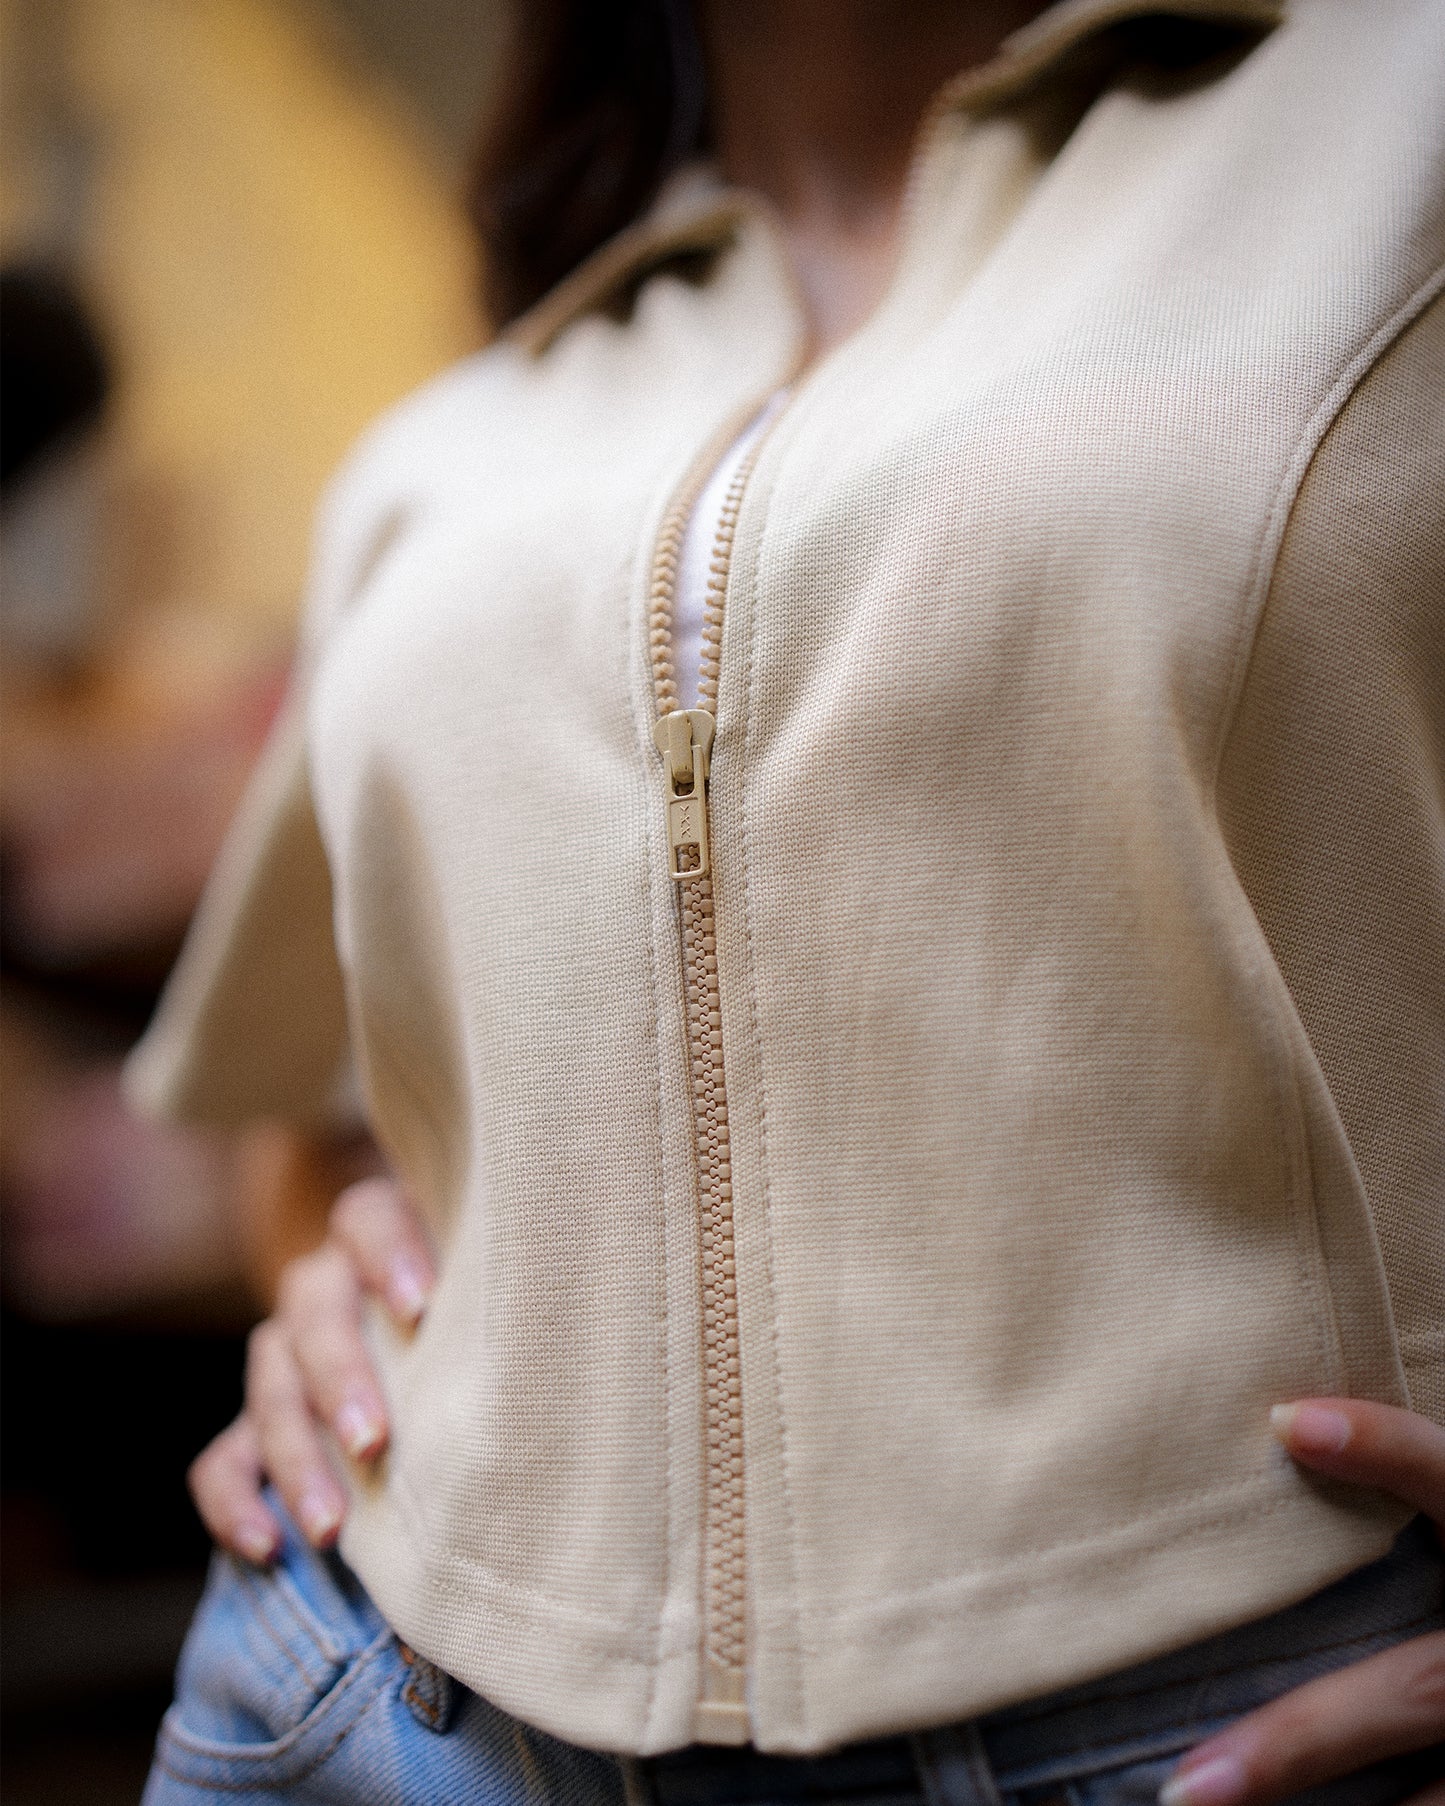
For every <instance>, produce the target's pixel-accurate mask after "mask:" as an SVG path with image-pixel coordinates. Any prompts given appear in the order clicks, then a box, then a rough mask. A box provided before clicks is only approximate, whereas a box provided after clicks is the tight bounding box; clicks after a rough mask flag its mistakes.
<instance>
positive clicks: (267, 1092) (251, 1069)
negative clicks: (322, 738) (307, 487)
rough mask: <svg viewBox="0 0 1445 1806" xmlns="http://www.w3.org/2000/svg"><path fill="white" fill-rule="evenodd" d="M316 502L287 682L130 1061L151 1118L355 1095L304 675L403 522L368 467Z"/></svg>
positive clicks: (327, 1106) (322, 1119) (129, 1073)
mask: <svg viewBox="0 0 1445 1806" xmlns="http://www.w3.org/2000/svg"><path fill="white" fill-rule="evenodd" d="M357 462H358V461H357V460H353V467H352V468H351V469H349V470H348V469H344V470H343V472H342V475H341V476H340V477H338V478H337V479H335V481H334V482H333V484H332V486H331V489H330V490H329V492H328V495H327V497H326V500H325V502H324V503H323V506H322V508H321V511H320V516H319V521H318V530H317V536H316V549H315V554H314V560H313V567H312V573H311V582H310V586H309V593H308V600H307V605H306V609H305V611H304V615H303V621H302V630H301V652H300V655H299V657H298V660H297V671H296V676H295V678H294V679H293V682H292V687H291V692H290V694H289V696H288V699H287V701H286V703H285V705H284V706H283V708H282V710H281V713H280V715H279V717H278V719H277V721H276V724H275V726H274V728H273V729H272V732H271V736H270V738H269V740H268V741H267V744H266V746H265V748H264V750H263V752H262V754H261V758H260V760H259V762H258V764H257V767H256V770H255V772H254V773H253V775H252V778H251V782H250V784H249V786H248V787H247V790H246V793H245V795H244V797H243V799H242V802H241V806H240V809H239V810H238V812H237V815H236V818H235V820H234V822H233V823H232V825H231V828H230V831H229V833H228V834H227V837H226V840H225V843H224V845H223V847H222V849H221V853H220V856H219V858H218V860H217V862H216V866H215V869H214V871H213V872H212V874H211V877H210V880H209V881H208V883H207V886H206V890H205V893H204V895H203V896H202V899H201V902H200V906H199V908H198V909H197V912H196V915H195V918H194V920H193V922H192V924H191V928H190V932H189V933H188V935H187V937H186V941H185V945H184V946H183V948H182V949H181V955H180V958H179V960H178V961H177V963H176V966H175V969H174V971H173V972H172V974H171V977H170V980H169V982H168V984H167V986H166V989H165V991H164V993H163V994H162V997H161V1000H160V1004H159V1006H158V1007H157V1010H156V1013H155V1016H154V1018H153V1019H152V1021H151V1024H150V1026H149V1028H148V1029H147V1030H146V1033H145V1034H144V1036H143V1037H142V1038H141V1040H140V1042H139V1044H138V1045H137V1046H136V1048H135V1049H134V1050H133V1052H132V1053H131V1056H130V1058H129V1060H128V1061H127V1063H126V1068H125V1074H124V1082H125V1089H126V1094H127V1096H128V1098H129V1100H130V1102H131V1104H132V1105H133V1106H134V1107H135V1108H136V1109H137V1110H139V1111H140V1112H141V1113H143V1114H145V1115H147V1116H156V1117H162V1118H166V1119H168V1120H171V1121H176V1122H188V1123H197V1124H211V1125H215V1126H218V1127H221V1126H227V1127H234V1126H237V1125H240V1124H242V1123H245V1122H249V1121H254V1120H256V1119H258V1118H262V1117H270V1118H279V1119H281V1120H284V1121H288V1122H292V1123H296V1124H314V1125H318V1126H319V1125H322V1124H326V1123H330V1122H335V1121H337V1120H339V1119H340V1118H341V1117H342V1116H343V1115H344V1114H345V1113H346V1108H345V1105H344V1100H345V1099H346V1097H347V1095H348V1086H347V1080H348V1076H349V1064H348V1060H347V1028H346V999H345V987H344V984H343V980H342V973H341V966H340V963H339V960H338V958H337V953H336V944H335V938H334V933H333V913H332V892H331V875H330V870H329V867H328V864H327V858H326V852H325V848H324V846H323V844H322V839H321V833H320V830H319V828H318V826H317V819H316V812H315V809H314V807H313V805H312V797H311V785H310V779H309V772H308V761H307V752H306V695H307V691H308V689H309V673H310V671H311V669H312V668H313V666H314V664H315V660H316V657H317V655H318V652H319V649H320V647H321V645H322V643H323V642H324V640H325V638H326V637H327V634H328V632H329V630H330V628H331V626H332V625H333V624H334V622H335V621H336V619H337V618H338V616H339V615H340V614H341V613H342V612H343V611H344V609H345V607H346V606H347V604H348V603H349V601H350V600H351V599H352V598H353V597H354V595H355V594H356V591H357V589H358V588H359V587H360V585H361V583H362V582H363V581H364V579H365V576H366V574H367V573H368V572H369V570H371V569H372V568H374V566H375V564H376V561H377V559H378V557H379V556H380V554H381V552H382V550H384V549H385V546H386V544H387V543H389V541H390V539H391V538H392V537H393V536H394V535H395V532H396V530H397V527H398V523H399V518H400V515H399V511H398V510H397V509H396V508H395V507H390V508H389V507H387V506H385V505H380V506H379V505H378V503H379V501H380V498H379V497H378V496H377V494H376V492H375V491H376V485H375V483H374V482H371V481H368V480H366V479H367V476H368V473H367V471H366V469H365V467H364V465H363V468H362V469H360V470H358V469H356V468H355V464H356V463H357Z"/></svg>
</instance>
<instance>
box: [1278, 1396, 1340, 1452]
mask: <svg viewBox="0 0 1445 1806" xmlns="http://www.w3.org/2000/svg"><path fill="white" fill-rule="evenodd" d="M1269 1421H1270V1425H1271V1427H1272V1428H1273V1430H1274V1433H1275V1435H1276V1436H1278V1437H1279V1438H1280V1439H1281V1440H1282V1441H1284V1442H1287V1443H1290V1444H1292V1445H1293V1447H1295V1448H1297V1449H1301V1450H1303V1451H1304V1452H1305V1453H1307V1454H1311V1455H1338V1454H1339V1453H1340V1452H1341V1451H1342V1450H1343V1449H1345V1448H1346V1447H1348V1445H1349V1440H1350V1436H1351V1434H1352V1428H1353V1426H1352V1425H1351V1423H1350V1420H1349V1418H1348V1417H1346V1416H1345V1415H1344V1413H1343V1412H1342V1411H1332V1410H1330V1408H1329V1406H1328V1405H1276V1406H1275V1408H1274V1409H1273V1410H1272V1411H1271V1412H1270V1414H1269Z"/></svg>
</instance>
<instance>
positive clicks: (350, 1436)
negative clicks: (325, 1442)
mask: <svg viewBox="0 0 1445 1806" xmlns="http://www.w3.org/2000/svg"><path fill="white" fill-rule="evenodd" d="M334 1427H335V1430H336V1440H337V1441H338V1442H339V1443H340V1444H341V1446H342V1448H344V1449H345V1450H346V1452H347V1454H348V1455H350V1456H351V1458H352V1460H353V1461H361V1460H363V1459H364V1458H365V1457H366V1456H367V1455H374V1454H375V1453H376V1451H377V1450H378V1449H379V1448H380V1447H381V1442H382V1435H383V1431H382V1427H381V1424H380V1422H379V1421H378V1419H377V1416H376V1413H375V1412H374V1411H373V1410H372V1409H371V1408H370V1406H369V1405H364V1404H362V1402H361V1401H360V1400H359V1399H355V1398H349V1399H348V1400H347V1401H346V1403H345V1404H344V1405H343V1406H342V1407H341V1409H340V1410H339V1411H338V1412H337V1413H336V1422H335V1426H334Z"/></svg>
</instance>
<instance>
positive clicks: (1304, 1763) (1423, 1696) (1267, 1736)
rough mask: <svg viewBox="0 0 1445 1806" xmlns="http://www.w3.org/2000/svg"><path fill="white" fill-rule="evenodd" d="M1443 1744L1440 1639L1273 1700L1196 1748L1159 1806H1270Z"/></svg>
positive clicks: (1444, 1659)
mask: <svg viewBox="0 0 1445 1806" xmlns="http://www.w3.org/2000/svg"><path fill="white" fill-rule="evenodd" d="M1441 1738H1445V1631H1437V1632H1432V1633H1431V1634H1430V1635H1429V1636H1425V1637H1416V1638H1415V1639H1413V1640H1412V1641H1411V1642H1408V1643H1400V1644H1397V1645H1396V1646H1395V1648H1393V1649H1386V1650H1383V1651H1382V1652H1381V1653H1380V1654H1379V1655H1374V1656H1369V1657H1367V1658H1366V1659H1365V1660H1364V1661H1362V1662H1354V1663H1352V1664H1351V1665H1350V1666H1349V1667H1347V1668H1341V1669H1338V1670H1337V1671H1336V1672H1335V1673H1334V1674H1327V1675H1324V1676H1322V1677H1321V1678H1320V1679H1319V1680H1315V1681H1309V1682H1307V1683H1306V1684H1305V1685H1304V1686H1303V1687H1296V1688H1295V1689H1294V1691H1293V1692H1291V1693H1286V1694H1284V1695H1282V1697H1281V1698H1279V1699H1276V1700H1273V1701H1271V1703H1270V1704H1269V1705H1267V1706H1263V1707H1261V1708H1260V1710H1259V1711H1257V1712H1251V1713H1250V1714H1249V1715H1248V1717H1246V1718H1241V1719H1240V1720H1239V1721H1238V1722H1237V1723H1236V1724H1232V1725H1231V1726H1230V1727H1229V1729H1228V1730H1227V1731H1222V1732H1221V1733H1220V1734H1219V1736H1217V1737H1211V1738H1210V1739H1209V1740H1208V1742H1206V1743H1201V1744H1200V1745H1199V1746H1198V1748H1197V1749H1193V1750H1191V1751H1190V1752H1189V1754H1188V1755H1187V1756H1186V1757H1185V1758H1184V1761H1183V1762H1182V1763H1181V1764H1180V1766H1179V1767H1178V1768H1177V1769H1176V1770H1175V1772H1174V1774H1173V1775H1172V1776H1171V1777H1170V1779H1169V1780H1168V1781H1167V1782H1166V1783H1165V1785H1164V1787H1163V1789H1162V1791H1161V1792H1160V1795H1159V1798H1160V1802H1161V1806H1267V1803H1268V1802H1270V1801H1273V1800H1280V1799H1283V1798H1284V1797H1285V1796H1286V1795H1287V1794H1292V1793H1295V1792H1297V1791H1299V1790H1300V1789H1302V1788H1306V1787H1314V1786H1317V1785H1318V1784H1319V1783H1321V1782H1323V1781H1331V1780H1335V1779H1336V1778H1338V1777H1339V1776H1342V1775H1350V1774H1353V1773H1355V1771H1356V1770H1357V1769H1361V1768H1366V1767H1368V1766H1369V1765H1370V1764H1371V1763H1372V1762H1384V1761H1386V1760H1387V1759H1388V1758H1389V1757H1391V1756H1400V1755H1404V1754H1406V1753H1407V1752H1410V1751H1416V1750H1426V1749H1429V1748H1431V1747H1432V1746H1433V1745H1434V1744H1436V1743H1438V1742H1439V1741H1440V1740H1441Z"/></svg>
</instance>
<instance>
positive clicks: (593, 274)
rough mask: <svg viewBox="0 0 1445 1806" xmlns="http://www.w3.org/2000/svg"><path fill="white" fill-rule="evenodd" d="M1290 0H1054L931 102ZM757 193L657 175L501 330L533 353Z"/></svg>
mask: <svg viewBox="0 0 1445 1806" xmlns="http://www.w3.org/2000/svg"><path fill="white" fill-rule="evenodd" d="M1287 4H1288V0H1055V3H1054V5H1052V6H1050V7H1048V8H1046V9H1045V10H1044V11H1043V12H1041V13H1040V14H1039V15H1038V17H1037V18H1035V19H1031V20H1030V21H1029V23H1028V24H1027V25H1025V26H1023V27H1022V28H1021V29H1020V30H1018V31H1015V32H1012V33H1010V35H1009V36H1008V37H1007V38H1005V39H1004V41H1003V43H1002V44H1001V45H1000V46H999V48H998V51H997V52H996V54H995V55H994V56H992V57H990V58H989V60H988V61H987V62H986V63H981V64H979V65H977V66H976V67H974V68H972V69H967V70H965V71H964V72H963V73H962V74H961V75H958V76H955V77H954V78H953V79H952V80H951V81H949V82H946V83H945V84H944V86H943V87H942V88H941V89H940V90H939V92H938V93H937V94H936V95H935V97H934V100H933V102H932V105H931V107H930V108H929V112H930V114H931V115H937V114H939V113H943V112H951V111H955V110H962V111H967V112H989V111H992V110H994V109H995V108H998V107H1001V106H1006V105H1007V104H1008V103H1009V102H1010V101H1012V100H1014V99H1016V98H1021V97H1022V96H1024V95H1025V94H1027V93H1029V92H1031V91H1033V90H1035V89H1037V88H1038V87H1040V86H1042V85H1043V84H1045V83H1047V82H1048V81H1050V80H1052V79H1054V78H1056V77H1063V76H1066V75H1067V74H1068V73H1069V72H1070V71H1072V70H1073V69H1074V68H1076V67H1077V65H1078V64H1079V62H1080V61H1081V59H1083V58H1084V57H1086V56H1087V54H1088V53H1089V51H1090V50H1091V49H1093V48H1094V47H1096V46H1098V45H1100V44H1101V43H1102V42H1103V41H1104V39H1105V37H1106V34H1108V33H1109V32H1111V31H1115V30H1118V29H1120V28H1123V27H1126V26H1129V25H1131V24H1135V23H1139V24H1142V23H1144V22H1146V21H1148V22H1150V23H1157V24H1159V25H1160V26H1164V27H1167V26H1168V25H1169V24H1171V23H1173V24H1174V25H1177V26H1180V27H1188V26H1190V25H1194V26H1199V27H1204V26H1215V27H1218V28H1220V29H1221V30H1222V31H1224V32H1226V33H1232V34H1234V35H1237V36H1238V37H1242V38H1246V39H1247V38H1250V37H1257V36H1261V35H1263V34H1264V33H1266V32H1268V31H1271V30H1272V29H1273V28H1274V27H1275V26H1276V25H1278V24H1279V23H1280V22H1281V20H1282V19H1283V18H1284V16H1285V12H1286V8H1287ZM758 204H759V203H758V201H757V197H756V196H754V195H751V194H749V193H747V192H745V191H742V190H738V189H731V188H728V187H727V186H726V185H725V184H724V183H723V182H722V181H721V180H720V179H719V177H718V176H717V175H716V173H715V172H714V171H713V170H712V169H711V168H710V167H709V166H708V165H706V164H702V163H697V164H691V165H689V166H688V167H687V168H685V169H682V170H679V171H678V172H677V174H676V175H674V176H673V177H672V178H671V179H670V180H669V181H667V182H666V183H664V185H663V187H662V189H661V191H660V192H659V194H658V196H657V198H656V200H655V201H654V202H653V204H652V206H651V207H650V208H649V209H648V211H647V212H646V213H645V214H644V215H643V217H642V218H641V219H639V220H637V221H636V222H635V223H634V224H633V225H631V226H628V227H627V228H626V229H625V230H623V231H622V232H619V233H618V234H617V236H616V237H615V238H612V239H610V240H609V241H608V242H607V243H606V244H605V245H603V246H602V247H601V248H600V249H599V250H597V251H594V252H593V254H592V255H591V256H590V257H588V258H587V259H586V260H585V261H584V262H583V263H581V264H579V265H578V267H577V268H576V269H575V270H573V271H572V273H571V274H570V275H569V276H566V277H564V278H563V280H562V281H561V282H559V283H558V284H557V286H556V288H554V289H553V290H552V291H551V293H550V294H547V295H544V296H543V298H542V299H541V300H540V301H539V302H538V303H537V304H536V306H535V307H533V308H531V309H530V310H529V311H528V312H527V313H525V314H524V315H522V317H521V318H520V319H518V320H515V321H513V322H512V324H511V325H510V326H509V327H508V328H507V329H506V332H505V333H504V334H503V335H502V336H503V337H504V338H505V339H506V340H507V341H508V342H510V343H513V344H516V345H517V346H519V347H520V348H521V349H522V350H524V351H526V352H528V353H530V354H531V355H533V356H540V355H541V353H542V352H544V351H545V350H546V349H547V347H548V346H549V345H550V344H551V343H552V342H553V340H554V339H556V337H557V336H558V334H559V333H561V332H562V331H563V330H565V328H566V327H567V326H569V325H570V324H571V323H572V322H573V321H574V320H576V319H578V318H579V317H580V316H581V315H582V314H584V313H588V312H590V311H591V310H592V309H594V308H597V307H600V306H602V305H603V304H605V303H606V302H607V301H608V300H609V299H610V298H611V297H613V296H615V295H616V294H618V293H619V291H621V290H623V289H625V288H626V287H628V286H629V285H636V284H637V283H638V282H640V281H641V280H642V279H643V278H644V277H646V276H647V275H648V274H649V273H651V272H652V271H653V270H655V269H657V268H659V267H661V266H662V265H664V264H667V263H669V262H671V261H672V260H674V259H675V258H679V257H684V256H687V255H689V254H693V253H697V252H702V251H709V250H716V249H719V248H721V247H722V246H723V245H725V244H727V243H728V242H730V240H731V239H732V237H733V235H734V234H735V232H736V231H737V228H738V226H739V223H740V222H741V221H742V219H743V218H745V217H746V216H747V215H748V214H750V213H754V212H756V211H757V208H758Z"/></svg>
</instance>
